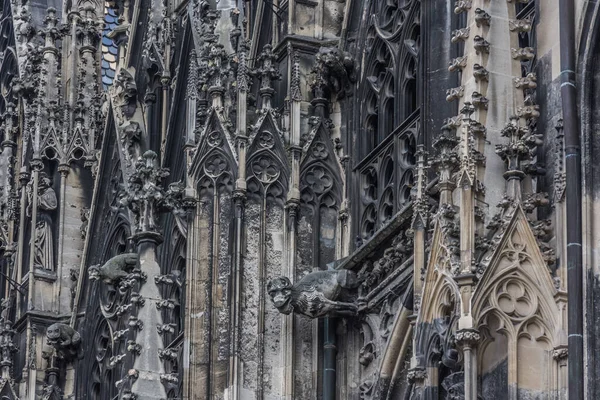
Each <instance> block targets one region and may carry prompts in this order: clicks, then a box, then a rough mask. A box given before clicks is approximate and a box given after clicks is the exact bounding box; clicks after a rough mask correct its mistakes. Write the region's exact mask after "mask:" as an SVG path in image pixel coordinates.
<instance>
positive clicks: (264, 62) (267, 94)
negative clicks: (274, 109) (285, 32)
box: [251, 43, 281, 109]
mask: <svg viewBox="0 0 600 400" xmlns="http://www.w3.org/2000/svg"><path fill="white" fill-rule="evenodd" d="M257 61H258V64H259V67H258V68H256V69H255V70H254V71H252V73H251V74H252V76H254V77H256V78H258V81H259V88H260V89H259V93H260V96H261V98H262V108H263V109H268V108H271V97H272V96H273V94H274V93H275V89H273V87H272V82H273V81H275V80H279V79H281V73H280V72H279V69H277V66H276V63H275V54H273V46H271V45H270V44H268V43H267V44H266V45H265V47H263V51H262V52H261V53H260V55H259V56H258V60H257Z"/></svg>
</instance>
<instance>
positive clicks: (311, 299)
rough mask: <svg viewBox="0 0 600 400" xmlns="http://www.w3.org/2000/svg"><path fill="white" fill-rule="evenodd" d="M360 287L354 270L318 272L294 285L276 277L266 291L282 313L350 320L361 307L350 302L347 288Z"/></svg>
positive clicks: (281, 277)
mask: <svg viewBox="0 0 600 400" xmlns="http://www.w3.org/2000/svg"><path fill="white" fill-rule="evenodd" d="M359 284H360V281H359V280H358V278H357V276H356V274H355V273H354V272H352V271H348V270H339V271H338V270H332V271H315V272H311V273H310V274H308V275H306V276H305V277H303V278H302V279H300V281H299V282H297V283H295V284H293V285H292V283H291V282H290V280H289V279H288V278H286V277H285V276H280V277H277V278H274V279H272V280H271V281H270V282H269V283H268V284H267V292H268V293H269V296H270V297H271V301H272V302H273V304H274V305H275V307H276V308H277V310H279V312H280V313H282V314H290V313H292V312H296V313H298V314H302V315H305V316H307V317H309V318H319V317H325V316H341V317H351V316H354V315H356V313H357V311H358V307H357V305H356V304H355V303H354V302H351V301H353V300H352V298H351V295H350V293H349V290H348V289H356V288H358V286H359Z"/></svg>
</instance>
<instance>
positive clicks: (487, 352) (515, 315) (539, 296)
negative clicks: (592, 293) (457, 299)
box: [471, 206, 566, 398]
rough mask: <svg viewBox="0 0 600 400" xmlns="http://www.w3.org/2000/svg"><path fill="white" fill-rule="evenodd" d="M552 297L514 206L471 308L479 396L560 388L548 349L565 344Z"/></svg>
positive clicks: (535, 248)
mask: <svg viewBox="0 0 600 400" xmlns="http://www.w3.org/2000/svg"><path fill="white" fill-rule="evenodd" d="M557 294H558V293H557V290H556V289H555V287H554V282H553V280H552V277H551V275H550V270H549V268H548V266H547V265H546V262H545V261H544V258H543V256H542V253H541V251H540V249H539V246H538V244H537V241H536V238H535V236H534V234H533V231H532V230H531V227H530V225H529V221H528V220H527V217H526V216H525V213H524V211H523V210H522V208H521V207H520V206H517V208H516V209H515V211H514V214H513V216H512V219H511V221H510V222H509V224H508V226H507V229H506V230H505V232H504V233H503V236H502V239H501V240H500V242H499V244H498V247H497V248H496V249H495V251H494V253H493V254H492V257H491V260H490V264H489V266H488V267H487V269H486V270H485V271H484V273H483V276H482V277H481V280H480V282H479V284H478V286H477V288H476V289H475V292H474V294H473V298H472V303H471V304H472V314H473V318H474V321H475V323H476V326H477V327H478V329H479V331H480V332H481V334H482V342H481V347H480V351H479V352H478V365H479V370H480V371H479V373H480V375H481V376H482V393H483V395H484V396H488V397H489V396H492V397H495V398H497V397H498V396H500V397H503V396H508V395H509V393H511V392H512V393H519V396H521V395H523V396H525V395H526V393H527V392H529V391H533V392H535V393H540V392H542V393H551V392H553V391H555V390H558V389H559V385H560V383H559V382H557V381H556V379H555V378H554V375H555V373H554V372H553V371H554V369H555V368H557V367H556V366H555V364H556V361H555V360H553V359H552V350H553V349H554V348H557V347H560V346H561V345H566V342H564V338H565V335H564V333H563V326H562V319H563V316H562V312H561V309H560V308H559V306H558V304H557ZM532 360H535V361H532ZM531 362H535V364H536V365H538V368H536V370H535V371H533V370H531V368H528V367H527V365H530V363H531Z"/></svg>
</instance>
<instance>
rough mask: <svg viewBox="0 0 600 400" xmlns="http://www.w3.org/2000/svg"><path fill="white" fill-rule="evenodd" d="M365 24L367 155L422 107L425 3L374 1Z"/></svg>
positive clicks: (362, 96) (362, 81)
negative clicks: (419, 93)
mask: <svg viewBox="0 0 600 400" xmlns="http://www.w3.org/2000/svg"><path fill="white" fill-rule="evenodd" d="M365 15H367V21H365V25H364V27H363V28H362V29H361V34H360V35H361V39H360V40H362V41H363V42H364V47H362V48H364V49H366V50H365V52H364V60H363V65H364V66H365V68H364V71H361V77H360V79H359V89H358V93H359V96H360V99H361V100H362V101H364V104H363V103H362V102H361V106H360V110H361V111H360V113H361V115H360V120H361V125H360V129H361V130H362V132H361V133H362V134H361V136H362V137H363V138H364V141H363V142H362V143H361V145H362V146H363V148H362V151H361V156H364V155H366V154H368V152H369V151H371V150H373V148H375V146H377V144H379V143H381V142H382V141H383V139H384V138H385V137H386V136H388V135H389V134H390V133H391V132H392V131H393V130H394V129H395V128H396V127H397V126H398V125H399V124H400V123H401V122H402V121H404V120H405V119H406V118H407V117H408V116H409V115H411V113H412V112H413V111H415V110H416V109H417V107H418V105H417V84H416V79H417V71H418V66H417V65H418V54H419V42H420V3H419V2H418V1H415V0H411V1H404V2H402V3H399V2H371V6H370V9H369V10H368V14H365Z"/></svg>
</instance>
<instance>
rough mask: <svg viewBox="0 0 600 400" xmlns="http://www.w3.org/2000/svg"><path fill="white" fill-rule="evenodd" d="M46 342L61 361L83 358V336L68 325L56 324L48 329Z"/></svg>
mask: <svg viewBox="0 0 600 400" xmlns="http://www.w3.org/2000/svg"><path fill="white" fill-rule="evenodd" d="M46 342H47V343H48V345H50V346H52V347H54V349H55V350H56V355H57V357H58V358H60V359H64V360H72V359H74V358H75V357H77V358H82V356H83V353H82V348H81V336H80V335H79V333H78V332H77V331H76V330H75V329H73V328H71V327H70V326H69V325H67V324H61V323H56V324H52V325H50V326H49V327H48V329H46Z"/></svg>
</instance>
